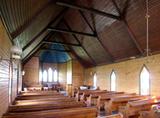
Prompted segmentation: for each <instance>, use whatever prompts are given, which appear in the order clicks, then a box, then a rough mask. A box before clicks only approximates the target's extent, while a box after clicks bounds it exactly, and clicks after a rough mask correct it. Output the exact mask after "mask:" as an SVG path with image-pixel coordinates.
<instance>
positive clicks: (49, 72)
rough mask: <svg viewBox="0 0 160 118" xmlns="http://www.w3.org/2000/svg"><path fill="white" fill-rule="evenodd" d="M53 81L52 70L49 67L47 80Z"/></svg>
mask: <svg viewBox="0 0 160 118" xmlns="http://www.w3.org/2000/svg"><path fill="white" fill-rule="evenodd" d="M52 81H53V70H52V69H51V68H49V69H48V82H52Z"/></svg>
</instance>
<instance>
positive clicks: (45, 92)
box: [19, 91, 60, 96]
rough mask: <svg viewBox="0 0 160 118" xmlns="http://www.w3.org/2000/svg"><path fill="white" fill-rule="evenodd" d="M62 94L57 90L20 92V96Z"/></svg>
mask: <svg viewBox="0 0 160 118" xmlns="http://www.w3.org/2000/svg"><path fill="white" fill-rule="evenodd" d="M57 94H60V93H58V92H57V91H39V92H25V93H20V95H19V96H31V95H57Z"/></svg>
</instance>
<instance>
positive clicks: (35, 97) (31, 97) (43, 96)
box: [15, 94, 64, 100]
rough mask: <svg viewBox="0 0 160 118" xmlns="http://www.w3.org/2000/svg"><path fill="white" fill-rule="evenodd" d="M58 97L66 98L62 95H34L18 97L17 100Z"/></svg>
mask: <svg viewBox="0 0 160 118" xmlns="http://www.w3.org/2000/svg"><path fill="white" fill-rule="evenodd" d="M57 97H64V96H63V95H62V94H57V95H42V96H41V95H36V96H34V95H32V96H18V97H16V99H15V100H33V99H41V98H46V99H47V98H57Z"/></svg>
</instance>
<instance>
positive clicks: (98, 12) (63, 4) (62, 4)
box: [56, 1, 121, 20]
mask: <svg viewBox="0 0 160 118" xmlns="http://www.w3.org/2000/svg"><path fill="white" fill-rule="evenodd" d="M56 4H58V5H61V6H65V7H69V8H73V9H77V10H81V11H85V12H89V13H92V14H98V15H101V16H104V17H109V18H112V19H116V20H121V18H120V17H119V16H116V15H113V14H110V13H106V12H103V11H99V10H97V9H94V8H87V7H85V6H80V5H75V4H72V3H67V2H60V1H58V2H56Z"/></svg>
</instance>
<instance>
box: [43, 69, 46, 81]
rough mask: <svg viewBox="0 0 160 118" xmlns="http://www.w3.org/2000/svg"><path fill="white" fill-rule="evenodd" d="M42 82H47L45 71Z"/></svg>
mask: <svg viewBox="0 0 160 118" xmlns="http://www.w3.org/2000/svg"><path fill="white" fill-rule="evenodd" d="M43 82H47V71H46V70H45V71H43Z"/></svg>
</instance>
